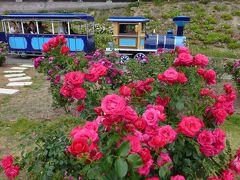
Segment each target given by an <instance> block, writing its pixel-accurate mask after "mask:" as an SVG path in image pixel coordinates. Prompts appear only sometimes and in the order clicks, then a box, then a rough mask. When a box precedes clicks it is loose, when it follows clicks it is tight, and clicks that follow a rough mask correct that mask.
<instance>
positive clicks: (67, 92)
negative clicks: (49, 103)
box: [60, 85, 71, 97]
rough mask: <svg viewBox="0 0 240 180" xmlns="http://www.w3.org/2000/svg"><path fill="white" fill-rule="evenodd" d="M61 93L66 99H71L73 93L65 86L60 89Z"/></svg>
mask: <svg viewBox="0 0 240 180" xmlns="http://www.w3.org/2000/svg"><path fill="white" fill-rule="evenodd" d="M60 93H61V94H62V95H63V96H64V97H71V91H70V90H69V89H68V87H67V86H65V85H63V86H62V87H61V89H60Z"/></svg>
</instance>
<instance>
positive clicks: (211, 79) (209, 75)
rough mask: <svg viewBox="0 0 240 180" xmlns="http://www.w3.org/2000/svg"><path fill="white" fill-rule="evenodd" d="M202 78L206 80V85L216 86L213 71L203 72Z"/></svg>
mask: <svg viewBox="0 0 240 180" xmlns="http://www.w3.org/2000/svg"><path fill="white" fill-rule="evenodd" d="M203 77H204V79H205V80H206V82H207V84H209V85H211V84H216V72H215V71H214V70H212V69H210V70H207V71H205V73H204V75H203Z"/></svg>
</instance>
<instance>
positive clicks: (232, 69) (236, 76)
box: [225, 60, 240, 93]
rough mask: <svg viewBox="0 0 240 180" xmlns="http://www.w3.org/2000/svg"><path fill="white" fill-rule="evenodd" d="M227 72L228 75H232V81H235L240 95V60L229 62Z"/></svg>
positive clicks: (226, 67) (226, 66)
mask: <svg viewBox="0 0 240 180" xmlns="http://www.w3.org/2000/svg"><path fill="white" fill-rule="evenodd" d="M225 70H226V72H227V73H228V74H230V75H232V79H233V80H234V81H235V83H236V86H237V89H238V93H240V60H236V61H234V62H232V61H229V62H228V63H227V64H226V65H225Z"/></svg>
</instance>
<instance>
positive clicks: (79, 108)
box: [76, 104, 85, 112]
mask: <svg viewBox="0 0 240 180" xmlns="http://www.w3.org/2000/svg"><path fill="white" fill-rule="evenodd" d="M84 109H85V105H84V104H81V105H80V106H77V108H76V110H77V111H78V112H82V111H83V110H84Z"/></svg>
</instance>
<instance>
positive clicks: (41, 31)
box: [38, 21, 45, 34]
mask: <svg viewBox="0 0 240 180" xmlns="http://www.w3.org/2000/svg"><path fill="white" fill-rule="evenodd" d="M38 30H39V34H44V31H45V27H44V26H43V24H42V22H41V21H39V22H38Z"/></svg>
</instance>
